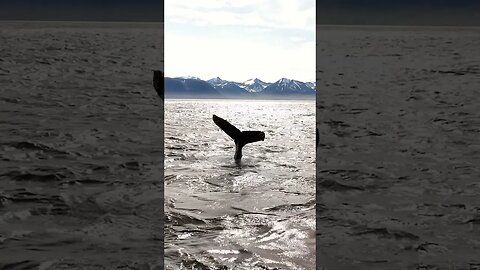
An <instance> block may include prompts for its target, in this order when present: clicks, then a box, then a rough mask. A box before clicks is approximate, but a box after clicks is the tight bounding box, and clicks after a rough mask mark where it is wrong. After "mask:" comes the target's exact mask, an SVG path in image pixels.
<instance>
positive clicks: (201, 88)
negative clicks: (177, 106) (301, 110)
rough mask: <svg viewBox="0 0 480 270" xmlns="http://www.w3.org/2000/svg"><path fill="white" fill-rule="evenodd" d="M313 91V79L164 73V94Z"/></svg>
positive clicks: (304, 93)
mask: <svg viewBox="0 0 480 270" xmlns="http://www.w3.org/2000/svg"><path fill="white" fill-rule="evenodd" d="M315 93H316V91H315V83H314V82H301V81H297V80H291V79H286V78H282V79H280V80H278V81H276V82H274V83H266V82H264V81H262V80H260V79H258V78H255V79H250V80H247V81H244V82H233V81H227V80H223V79H221V78H220V77H216V78H213V79H210V80H207V81H204V80H201V79H199V78H197V77H192V76H183V77H176V78H168V77H165V95H166V96H192V97H195V96H198V97H219V98H222V97H223V98H246V97H252V98H255V97H256V96H263V98H266V97H269V96H270V97H273V96H282V95H288V96H293V95H300V96H309V95H311V96H313V95H314V94H315Z"/></svg>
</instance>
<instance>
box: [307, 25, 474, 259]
mask: <svg viewBox="0 0 480 270" xmlns="http://www.w3.org/2000/svg"><path fill="white" fill-rule="evenodd" d="M317 33H318V34H317V88H318V89H317V110H316V114H317V126H318V128H319V135H320V141H319V146H318V149H317V170H316V172H317V177H318V178H317V196H318V200H317V204H318V205H317V209H316V210H317V233H318V234H317V251H318V258H317V259H318V264H317V266H318V267H319V268H320V269H322V268H324V269H479V268H480V257H479V254H480V252H479V251H480V234H479V232H480V226H479V225H478V224H479V223H480V212H479V211H480V196H479V194H480V184H479V179H480V166H479V164H480V141H479V135H480V112H479V110H478V108H479V106H478V105H479V104H480V54H479V50H477V49H476V48H479V47H480V39H479V36H480V28H478V27H467V28H458V27H387V26H383V27H371V26H370V27H369V26H361V27H360V26H358V27H351V26H350V27H349V26H319V27H318V29H317Z"/></svg>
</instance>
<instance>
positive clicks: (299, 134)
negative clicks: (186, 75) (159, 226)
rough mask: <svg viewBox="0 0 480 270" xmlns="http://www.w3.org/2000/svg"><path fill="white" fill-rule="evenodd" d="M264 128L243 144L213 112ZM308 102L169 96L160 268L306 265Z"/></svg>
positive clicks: (310, 248)
mask: <svg viewBox="0 0 480 270" xmlns="http://www.w3.org/2000/svg"><path fill="white" fill-rule="evenodd" d="M213 114H215V115H217V116H219V117H222V118H224V119H226V120H227V121H229V122H230V123H232V124H233V125H235V126H236V127H237V128H239V129H240V130H242V131H244V130H260V131H264V132H265V141H261V142H256V143H252V144H248V145H246V146H245V147H244V150H243V158H242V162H241V164H235V162H234V159H233V156H234V152H235V148H234V142H233V140H232V139H231V138H230V137H228V135H226V134H225V133H224V132H223V131H222V130H221V129H220V128H219V127H217V126H216V125H215V124H214V122H213V121H212V115H213ZM314 126H315V102H314V101H248V100H242V101H238V100H167V101H166V103H165V213H166V224H165V265H166V267H167V269H179V267H180V268H182V267H207V268H208V269H217V268H218V267H228V268H233V267H236V268H235V269H257V268H258V269H262V267H280V268H282V269H314V265H315V216H314V215H315V209H314V208H315V141H314V136H315V131H314Z"/></svg>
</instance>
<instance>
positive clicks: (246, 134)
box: [213, 115, 265, 161]
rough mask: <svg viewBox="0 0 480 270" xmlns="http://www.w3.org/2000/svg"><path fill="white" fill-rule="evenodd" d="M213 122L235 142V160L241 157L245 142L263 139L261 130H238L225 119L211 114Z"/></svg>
mask: <svg viewBox="0 0 480 270" xmlns="http://www.w3.org/2000/svg"><path fill="white" fill-rule="evenodd" d="M213 122H214V123H215V124H216V125H217V126H218V127H220V128H221V129H222V130H223V131H224V132H225V133H227V135H228V136H230V138H232V139H233V141H234V142H235V156H234V159H235V161H240V160H241V159H242V148H243V147H244V146H245V145H246V144H247V143H253V142H258V141H263V140H265V133H264V132H262V131H240V130H239V129H238V128H236V127H235V126H234V125H232V124H230V123H229V122H228V121H227V120H225V119H222V118H220V117H218V116H216V115H213Z"/></svg>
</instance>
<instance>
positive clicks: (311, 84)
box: [305, 82, 317, 90]
mask: <svg viewBox="0 0 480 270" xmlns="http://www.w3.org/2000/svg"><path fill="white" fill-rule="evenodd" d="M305 84H306V85H307V86H308V87H310V88H312V89H313V90H315V89H316V87H317V84H316V83H315V82H306V83H305Z"/></svg>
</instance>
